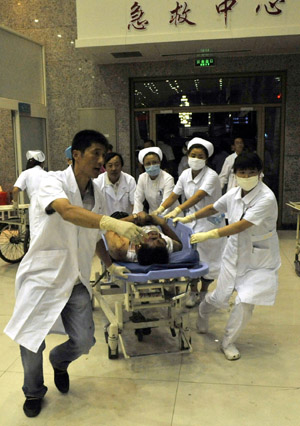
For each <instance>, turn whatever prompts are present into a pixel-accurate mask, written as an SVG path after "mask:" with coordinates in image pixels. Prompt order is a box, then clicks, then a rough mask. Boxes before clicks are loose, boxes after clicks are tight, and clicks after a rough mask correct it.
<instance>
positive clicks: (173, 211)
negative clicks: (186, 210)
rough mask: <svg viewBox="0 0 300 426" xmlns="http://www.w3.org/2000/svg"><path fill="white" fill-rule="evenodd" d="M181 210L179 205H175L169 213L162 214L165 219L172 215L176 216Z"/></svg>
mask: <svg viewBox="0 0 300 426" xmlns="http://www.w3.org/2000/svg"><path fill="white" fill-rule="evenodd" d="M181 212H182V210H181V208H180V207H176V208H175V209H174V210H172V211H171V212H170V213H168V214H166V215H165V216H164V218H165V219H172V218H173V217H176V216H178V215H179V214H180V213H181Z"/></svg>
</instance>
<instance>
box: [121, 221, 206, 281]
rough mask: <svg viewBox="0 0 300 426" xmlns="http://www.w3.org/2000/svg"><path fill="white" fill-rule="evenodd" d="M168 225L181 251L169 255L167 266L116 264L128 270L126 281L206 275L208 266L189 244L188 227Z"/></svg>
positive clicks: (130, 263) (171, 223)
mask: <svg viewBox="0 0 300 426" xmlns="http://www.w3.org/2000/svg"><path fill="white" fill-rule="evenodd" d="M168 225H169V226H170V227H172V228H173V230H174V231H175V232H176V234H177V235H178V237H179V238H180V240H181V242H182V250H180V251H177V252H175V253H171V254H170V262H169V263H168V264H153V265H146V266H143V265H140V264H139V263H135V262H116V263H117V264H118V265H121V266H125V267H126V268H127V269H129V270H130V272H131V273H130V274H128V278H126V281H130V282H146V281H148V280H157V279H168V278H179V277H187V278H199V277H201V276H203V275H206V274H207V273H208V270H209V269H208V265H207V264H206V263H203V262H200V259H199V254H198V251H197V250H196V248H195V246H194V247H193V246H192V245H191V244H190V237H191V234H192V233H193V231H192V229H191V228H189V227H188V226H186V225H184V224H182V223H180V222H178V223H177V224H176V226H174V224H173V221H172V220H171V219H169V220H168Z"/></svg>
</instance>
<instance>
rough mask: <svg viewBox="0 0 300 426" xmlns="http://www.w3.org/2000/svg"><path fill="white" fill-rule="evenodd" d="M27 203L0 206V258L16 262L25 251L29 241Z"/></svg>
mask: <svg viewBox="0 0 300 426" xmlns="http://www.w3.org/2000/svg"><path fill="white" fill-rule="evenodd" d="M28 207H29V204H19V207H18V209H15V208H14V207H13V206H12V205H4V206H0V258H1V259H3V260H4V261H5V262H8V263H18V262H20V261H21V260H22V258H23V256H24V254H25V253H26V252H27V250H28V247H29V241H30V234H29V220H28Z"/></svg>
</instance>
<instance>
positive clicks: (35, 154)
mask: <svg viewBox="0 0 300 426" xmlns="http://www.w3.org/2000/svg"><path fill="white" fill-rule="evenodd" d="M31 158H34V159H35V160H36V161H39V162H40V163H42V162H43V161H45V154H44V153H43V152H42V151H39V150H36V151H27V152H26V160H30V159H31Z"/></svg>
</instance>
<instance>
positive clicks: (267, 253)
mask: <svg viewBox="0 0 300 426" xmlns="http://www.w3.org/2000/svg"><path fill="white" fill-rule="evenodd" d="M249 260H250V268H251V269H264V268H267V269H269V268H273V267H274V260H273V258H272V255H271V250H270V249H266V248H258V247H252V252H251V255H250V259H249Z"/></svg>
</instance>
